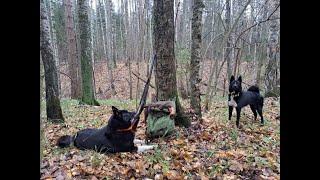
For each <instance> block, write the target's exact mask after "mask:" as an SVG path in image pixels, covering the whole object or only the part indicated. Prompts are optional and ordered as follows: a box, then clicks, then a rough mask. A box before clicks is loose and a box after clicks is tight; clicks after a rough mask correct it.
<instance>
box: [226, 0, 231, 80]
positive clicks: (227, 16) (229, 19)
mask: <svg viewBox="0 0 320 180" xmlns="http://www.w3.org/2000/svg"><path fill="white" fill-rule="evenodd" d="M230 11H231V8H230V0H226V19H225V24H226V31H227V32H228V31H229V29H230V24H231V22H230V21H231V12H230ZM225 61H227V78H228V79H230V77H231V73H232V66H231V37H230V36H229V37H228V38H227V47H226V53H225Z"/></svg>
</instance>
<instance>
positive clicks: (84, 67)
mask: <svg viewBox="0 0 320 180" xmlns="http://www.w3.org/2000/svg"><path fill="white" fill-rule="evenodd" d="M88 5H89V1H88V0H78V18H79V31H80V46H81V48H80V49H81V74H82V91H83V93H82V99H81V102H82V103H85V104H89V105H99V103H98V102H97V101H96V99H95V97H94V89H93V79H92V57H91V36H90V31H91V30H90V19H89V15H88V13H89V7H88Z"/></svg>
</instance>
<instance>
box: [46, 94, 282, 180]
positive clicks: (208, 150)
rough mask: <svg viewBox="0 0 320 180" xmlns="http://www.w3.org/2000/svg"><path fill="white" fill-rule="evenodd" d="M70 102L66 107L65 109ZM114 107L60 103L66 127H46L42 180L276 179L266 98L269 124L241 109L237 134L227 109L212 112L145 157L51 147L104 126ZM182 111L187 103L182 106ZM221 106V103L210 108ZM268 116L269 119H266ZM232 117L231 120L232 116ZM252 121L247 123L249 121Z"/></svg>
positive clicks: (276, 133) (275, 138) (276, 138)
mask: <svg viewBox="0 0 320 180" xmlns="http://www.w3.org/2000/svg"><path fill="white" fill-rule="evenodd" d="M68 103H70V104H68ZM112 103H119V102H118V101H114V100H110V101H105V102H102V106H101V107H90V106H79V105H77V103H75V102H73V101H69V100H68V101H63V104H64V108H63V111H64V112H67V113H66V114H67V115H66V123H65V124H50V123H45V124H44V127H45V131H44V132H45V141H44V142H45V144H44V152H43V155H44V157H43V161H42V162H41V167H40V173H41V179H91V180H96V179H104V178H106V177H109V179H113V178H118V179H157V180H163V179H201V180H207V179H279V177H280V155H279V152H280V128H279V124H280V122H279V120H276V116H277V114H278V113H277V112H278V108H279V107H277V106H274V105H273V106H271V103H270V100H269V99H266V107H265V109H266V110H267V112H266V114H265V116H266V117H267V118H268V119H267V121H268V122H267V124H266V125H265V126H263V127H260V124H259V120H257V121H252V117H253V115H252V112H251V110H250V108H244V110H243V111H244V112H243V113H245V114H246V116H241V120H240V123H241V124H242V125H243V128H242V129H241V130H238V129H235V126H234V125H235V119H234V118H233V119H232V120H231V121H229V120H227V115H228V114H227V108H216V109H214V110H212V111H209V112H207V113H204V114H203V121H202V123H199V122H196V121H194V122H192V125H191V127H189V128H187V129H185V128H181V127H176V130H177V132H176V134H173V135H172V136H170V137H166V138H159V139H155V140H153V142H152V143H154V144H158V148H156V149H154V150H151V151H150V152H147V153H142V154H138V153H116V154H109V155H103V154H99V153H96V152H94V151H81V150H78V149H76V148H74V147H70V148H65V149H60V148H57V147H56V145H55V142H56V140H57V138H58V137H59V136H61V135H66V134H74V133H75V132H77V131H78V130H80V129H82V128H87V127H95V128H97V127H101V126H103V125H105V124H106V122H107V120H108V118H109V116H110V114H111V108H110V105H111V104H112ZM181 103H183V106H185V107H186V108H188V104H186V102H185V101H182V102H181ZM223 105H225V102H224V100H221V101H214V102H213V106H219V107H220V106H221V107H222V106H223ZM124 107H126V109H129V110H133V109H134V103H127V102H126V103H122V105H121V103H120V106H119V108H124ZM269 112H270V114H269ZM233 117H234V116H233ZM248 117H249V118H248ZM250 118H251V119H250ZM144 131H145V123H144V121H140V123H139V128H138V132H137V136H138V138H140V139H144V138H145V133H144Z"/></svg>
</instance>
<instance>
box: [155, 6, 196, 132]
mask: <svg viewBox="0 0 320 180" xmlns="http://www.w3.org/2000/svg"><path fill="white" fill-rule="evenodd" d="M173 3H174V2H173V1H172V0H155V1H154V6H153V8H154V9H153V13H154V32H153V35H154V50H155V55H156V57H157V63H156V73H155V80H156V90H157V97H158V100H174V101H175V102H176V108H177V117H176V123H177V124H178V125H184V126H190V120H189V119H188V118H183V114H182V113H183V110H182V106H181V104H180V102H179V98H178V93H177V82H176V65H175V57H174V6H173Z"/></svg>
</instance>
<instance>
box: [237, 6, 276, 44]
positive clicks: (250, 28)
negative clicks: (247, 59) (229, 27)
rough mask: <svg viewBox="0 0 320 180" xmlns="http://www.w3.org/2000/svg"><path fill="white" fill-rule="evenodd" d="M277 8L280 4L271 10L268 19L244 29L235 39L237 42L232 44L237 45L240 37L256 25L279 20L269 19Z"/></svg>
mask: <svg viewBox="0 0 320 180" xmlns="http://www.w3.org/2000/svg"><path fill="white" fill-rule="evenodd" d="M279 7H280V4H278V6H277V7H276V8H275V9H274V10H273V12H272V13H271V14H270V15H269V17H268V18H267V19H265V20H263V21H259V22H257V23H255V24H253V25H251V26H250V27H248V28H247V29H245V30H244V31H242V32H241V33H240V34H239V36H238V37H237V40H236V42H235V43H234V44H237V43H238V41H239V39H240V37H241V36H242V35H243V34H244V33H245V32H247V31H248V30H250V29H251V28H253V27H255V26H257V25H259V24H261V23H264V22H267V21H271V20H277V19H280V18H273V19H271V16H272V15H273V14H274V13H275V12H276V11H277V10H278V8H279Z"/></svg>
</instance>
